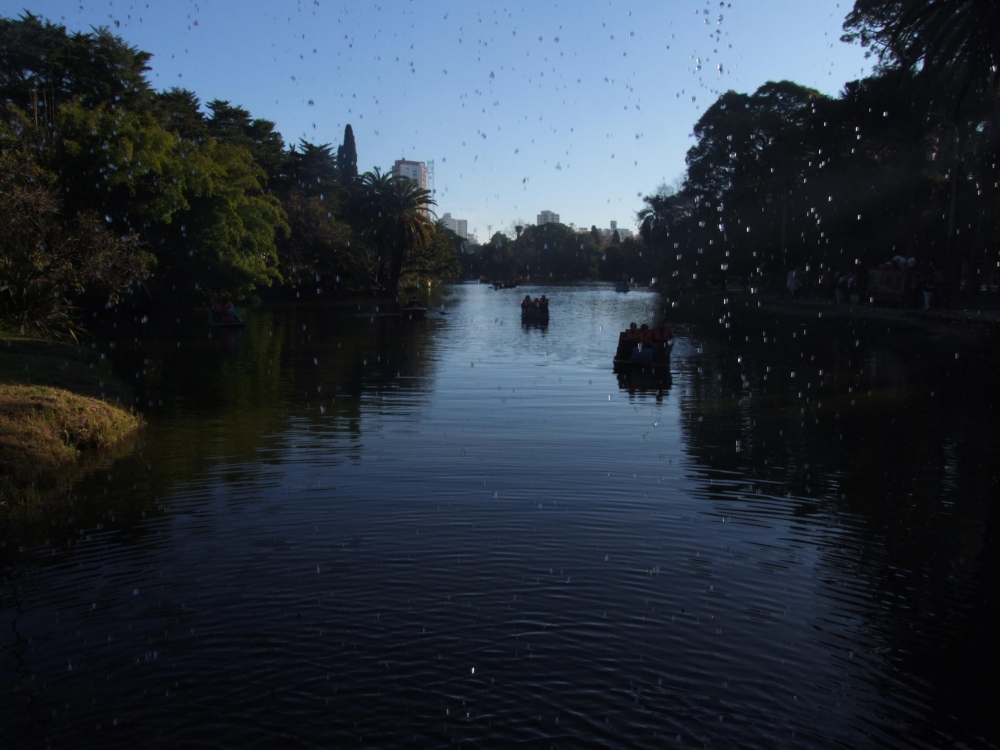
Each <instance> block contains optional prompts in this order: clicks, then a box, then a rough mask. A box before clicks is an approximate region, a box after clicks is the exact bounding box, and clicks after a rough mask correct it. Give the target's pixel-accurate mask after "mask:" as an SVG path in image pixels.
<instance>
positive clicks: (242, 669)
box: [0, 284, 1000, 748]
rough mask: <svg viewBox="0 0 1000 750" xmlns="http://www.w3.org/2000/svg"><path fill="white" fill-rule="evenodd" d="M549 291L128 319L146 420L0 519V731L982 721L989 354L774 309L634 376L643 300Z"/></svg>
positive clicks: (53, 739) (880, 734)
mask: <svg viewBox="0 0 1000 750" xmlns="http://www.w3.org/2000/svg"><path fill="white" fill-rule="evenodd" d="M517 291H518V293H523V291H524V290H521V289H519V290H517ZM529 291H531V292H532V293H533V294H534V295H535V296H537V294H538V293H540V292H541V291H542V288H541V287H538V288H537V290H535V289H531V290H529ZM544 292H545V294H546V296H548V297H550V298H551V299H552V300H553V309H554V310H556V309H558V315H553V318H552V321H551V322H550V327H549V328H545V329H538V328H525V327H524V326H518V325H516V324H515V322H516V321H517V320H518V317H519V310H518V309H517V301H518V300H517V296H516V295H512V294H511V293H507V292H502V291H499V292H496V291H493V290H491V289H489V288H488V287H487V286H485V285H482V286H481V285H478V284H472V285H463V286H458V287H454V288H451V289H449V290H446V291H445V293H444V294H443V296H442V297H441V298H440V299H438V300H435V305H436V306H443V308H444V311H445V314H443V315H439V316H436V317H433V318H432V317H431V316H430V315H428V318H427V320H425V321H423V322H422V323H420V324H407V325H403V323H402V321H401V320H400V319H399V317H398V316H396V317H391V316H387V315H383V314H381V313H382V312H384V311H379V310H375V309H372V308H366V309H362V310H360V311H358V310H357V309H352V310H345V309H339V310H338V309H333V308H330V307H324V306H314V307H310V306H305V305H303V306H287V307H275V308H271V309H261V310H251V311H248V312H247V315H246V320H247V328H246V330H245V331H244V333H243V335H242V336H241V337H238V338H236V339H234V340H232V341H230V342H226V345H225V346H222V347H220V346H217V344H218V343H219V341H218V340H217V339H215V338H214V337H211V338H210V337H209V335H208V333H207V332H206V331H205V330H204V327H203V326H202V327H201V328H195V327H194V326H187V325H185V324H184V323H177V324H175V323H170V324H166V323H164V324H162V327H161V328H160V329H158V330H157V331H154V332H153V333H147V334H145V335H143V336H137V335H134V334H131V333H129V334H126V333H124V332H122V333H121V334H120V338H119V341H118V346H117V347H116V349H115V350H114V352H115V356H116V357H119V362H120V364H121V366H122V367H123V369H124V368H126V367H127V368H129V369H133V368H134V369H135V371H136V372H138V373H139V374H140V377H139V378H138V380H137V382H138V388H137V393H138V394H139V397H140V398H141V399H143V403H144V404H150V406H149V407H147V409H148V411H147V413H148V415H149V428H148V430H147V431H146V433H145V435H144V436H143V438H142V440H141V445H139V446H138V447H137V449H136V451H135V453H134V454H133V455H131V456H129V457H127V458H123V459H119V460H117V461H116V462H114V463H113V464H110V465H108V466H107V467H105V469H104V470H103V471H100V472H97V473H94V474H93V475H91V476H90V477H89V478H88V479H87V480H86V481H85V482H83V483H81V484H80V485H79V486H78V487H77V490H76V493H75V495H76V497H75V500H74V501H73V503H72V505H70V506H68V507H66V508H65V509H64V510H63V511H62V512H61V513H56V514H53V515H52V516H50V517H46V518H44V519H39V520H38V521H37V522H34V523H30V524H25V525H22V526H20V527H18V528H16V529H7V530H5V531H4V536H3V540H4V546H3V547H0V555H2V556H3V557H2V561H3V572H4V583H3V588H2V594H0V595H2V597H3V598H2V617H3V622H2V623H0V632H5V633H9V634H10V635H9V636H4V641H3V646H4V648H3V650H2V651H0V680H2V681H0V685H2V686H3V690H4V698H5V701H4V705H5V709H4V711H5V712H6V713H5V716H4V721H3V722H0V724H2V725H3V726H4V727H7V728H8V729H6V730H5V731H6V732H7V734H6V735H5V736H4V740H5V741H8V740H9V742H10V743H11V744H13V745H19V746H29V747H30V746H43V745H45V744H46V743H50V744H53V745H57V746H58V745H68V744H73V745H74V746H91V745H92V746H102V747H104V746H108V745H117V744H121V745H126V744H136V743H139V742H148V741H149V737H151V736H156V737H163V738H168V739H169V741H170V742H179V743H181V744H190V743H193V742H199V743H206V744H211V743H215V744H234V743H238V744H250V743H257V744H275V743H276V742H283V741H284V739H287V736H288V733H292V734H293V735H294V737H295V741H296V743H297V744H302V745H313V746H328V745H331V744H334V745H336V744H346V743H347V742H351V743H357V742H359V741H363V742H364V743H365V744H376V745H382V746H398V745H403V744H419V745H428V744H433V745H445V744H451V743H459V742H465V743H473V744H499V745H509V744H513V743H516V742H525V743H535V744H538V743H542V744H548V745H552V744H583V743H586V744H600V745H602V746H607V747H622V748H624V747H629V748H632V747H663V746H664V745H666V746H680V747H684V746H694V745H699V746H706V745H708V744H709V743H710V744H711V745H714V746H757V747H769V748H770V747H801V746H803V745H805V746H814V747H844V746H849V747H862V746H882V747H911V746H914V745H918V746H919V745H921V744H923V745H924V746H940V745H941V744H948V745H954V744H959V743H962V744H964V745H966V746H969V747H988V746H990V743H991V742H992V741H993V740H994V739H995V738H996V737H997V736H998V734H997V727H996V725H995V723H994V722H995V721H996V720H995V719H994V718H993V717H992V708H993V707H994V706H995V705H996V700H995V699H996V697H997V695H998V692H997V686H996V674H997V671H996V670H994V671H988V670H985V669H984V667H988V666H990V665H992V664H995V661H996V656H995V651H994V649H993V643H992V641H993V640H994V638H995V633H994V628H993V624H995V622H996V618H997V615H998V614H1000V612H998V606H997V596H996V591H997V581H998V575H997V571H998V567H1000V566H998V564H997V562H998V560H997V558H998V552H997V544H996V539H997V525H998V524H997V517H996V516H997V511H996V504H995V501H994V500H993V499H992V498H993V496H994V495H995V492H994V490H995V477H994V474H995V472H994V471H993V468H992V467H993V466H994V465H995V456H996V455H997V448H998V446H997V437H996V435H995V430H994V429H993V424H994V422H995V414H994V412H993V409H994V407H993V404H992V402H990V401H984V400H983V399H982V398H976V399H972V398H971V394H982V393H986V392H987V389H986V388H985V385H984V383H986V382H988V378H987V375H988V373H985V374H983V375H982V377H983V378H984V379H983V380H979V379H978V378H980V377H981V376H980V374H977V372H975V371H974V369H969V370H961V371H959V370H958V369H956V368H955V367H954V364H953V363H951V364H950V365H949V363H947V362H944V363H935V362H926V363H925V364H922V365H921V366H920V367H912V366H908V367H905V366H903V361H904V360H902V359H900V358H899V357H898V356H897V355H896V354H894V350H893V349H891V348H881V347H875V348H872V349H870V350H866V349H865V347H864V346H861V345H856V341H857V338H856V337H855V336H848V335H843V336H839V335H838V336H834V335H833V334H832V333H831V332H830V331H820V330H819V329H817V330H816V331H813V330H807V329H804V328H803V327H802V326H788V325H779V324H774V325H770V324H769V325H767V326H766V327H765V326H762V325H761V324H759V322H758V323H754V324H753V327H752V329H751V328H747V330H737V329H738V326H734V327H731V328H728V329H727V328H724V327H722V326H713V325H698V326H684V325H677V326H675V335H676V337H677V342H678V343H677V347H676V348H675V350H674V353H673V363H672V377H670V378H667V379H666V381H665V382H651V381H645V380H642V379H640V380H639V381H636V380H631V381H629V380H624V381H622V380H621V379H619V378H618V377H617V376H616V375H615V373H613V371H612V367H611V358H612V355H613V353H614V349H615V344H616V342H617V338H618V332H619V331H620V330H621V328H623V327H624V325H626V324H627V323H628V322H629V321H631V320H650V321H655V320H656V319H657V318H658V317H659V315H660V314H662V308H661V306H660V305H661V303H660V300H659V298H658V297H657V296H655V295H653V294H647V293H643V292H638V291H637V292H633V293H630V294H628V295H615V294H614V291H613V288H611V287H604V286H601V285H595V286H586V285H580V286H564V287H546V288H544ZM557 306H558V307H557ZM359 312H360V313H361V314H360V315H359V314H358V313H359ZM182 320H183V317H182ZM674 322H677V321H674ZM175 326H176V327H175ZM758 329H760V330H758ZM137 338H138V341H136V340H135V339H137ZM765 338H766V339H767V341H766V342H765V341H764V339H765ZM775 340H777V341H779V342H784V341H786V340H787V341H788V342H794V345H790V346H778V345H776V344H774V343H773V342H774V341H775ZM128 341H131V342H132V344H131V346H127V345H126V344H127V342H128ZM127 371H129V370H126V372H127ZM792 373H794V376H793V375H792ZM931 391H933V392H934V395H933V397H932V396H931V395H930V394H931ZM387 717H389V718H387ZM279 735H280V736H281V737H282V738H284V739H281V740H279V739H278V736H279ZM678 737H679V738H680V739H678ZM234 738H236V739H234ZM157 741H159V740H157ZM164 741H166V740H164ZM994 744H995V743H994Z"/></svg>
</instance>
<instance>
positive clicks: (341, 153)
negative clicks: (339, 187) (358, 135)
mask: <svg viewBox="0 0 1000 750" xmlns="http://www.w3.org/2000/svg"><path fill="white" fill-rule="evenodd" d="M337 171H338V172H339V173H340V181H341V184H343V185H344V187H347V188H350V187H352V186H353V185H355V184H356V183H357V181H358V149H357V146H355V144H354V130H353V129H352V128H351V125H350V123H348V124H347V127H345V128H344V142H343V144H341V145H340V146H339V147H338V148H337Z"/></svg>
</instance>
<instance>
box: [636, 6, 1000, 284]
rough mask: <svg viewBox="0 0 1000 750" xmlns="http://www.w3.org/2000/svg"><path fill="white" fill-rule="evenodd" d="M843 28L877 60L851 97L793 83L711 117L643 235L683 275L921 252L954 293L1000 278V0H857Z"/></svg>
mask: <svg viewBox="0 0 1000 750" xmlns="http://www.w3.org/2000/svg"><path fill="white" fill-rule="evenodd" d="M844 29H845V34H844V40H845V41H848V42H858V43H861V44H862V45H864V46H865V47H866V48H867V50H868V53H869V54H870V55H872V56H873V57H874V59H875V61H876V65H875V67H874V72H873V74H872V75H871V76H869V77H867V78H864V79H862V80H857V81H853V82H850V83H848V84H847V85H846V86H845V87H844V89H843V91H842V92H841V94H840V95H839V96H838V97H829V96H824V95H823V94H821V93H819V92H818V91H815V90H813V89H809V88H807V87H804V86H800V85H798V84H796V83H793V82H789V81H781V82H770V83H767V84H765V85H764V86H761V87H760V88H759V89H757V90H756V91H755V92H753V93H752V94H744V93H737V92H734V91H729V92H727V93H725V94H723V95H721V96H720V97H719V98H718V99H717V100H716V101H715V102H714V104H712V106H711V107H709V108H708V109H707V110H706V111H705V113H704V114H703V115H702V117H701V118H700V119H699V120H698V122H697V124H696V125H695V128H694V136H695V144H694V145H693V146H692V148H691V149H690V150H689V151H688V154H687V159H686V162H687V170H686V174H685V175H684V178H683V179H682V180H681V181H680V183H679V184H678V185H676V186H673V187H666V186H661V188H660V189H659V190H657V191H656V192H655V193H653V194H650V195H648V196H646V197H645V198H644V204H645V205H644V207H643V209H642V210H641V211H640V212H639V214H638V217H637V218H638V220H639V227H640V236H641V238H642V240H643V242H644V244H645V245H646V246H647V247H648V248H650V250H651V251H653V252H655V253H656V254H657V255H658V256H659V257H660V258H661V263H660V268H661V269H662V270H661V274H662V276H663V277H664V279H665V280H666V281H667V282H668V283H669V284H671V285H673V286H677V287H685V286H699V285H702V284H716V283H723V282H724V281H725V280H726V279H727V278H729V279H734V278H735V279H740V280H742V281H743V282H744V283H750V284H757V285H759V284H761V283H765V284H766V283H768V282H769V281H770V282H772V283H779V281H778V280H779V279H780V280H782V281H783V279H784V275H785V274H786V273H787V272H788V271H789V270H792V269H798V270H799V271H801V272H802V273H803V274H804V275H805V277H806V278H807V279H808V280H809V281H810V282H811V283H817V282H821V281H823V280H824V279H829V278H836V277H837V276H842V275H843V274H848V273H852V274H855V275H856V276H857V277H858V279H859V281H860V282H861V283H862V284H863V281H864V278H865V271H866V270H867V269H869V268H872V267H874V266H877V265H879V264H882V263H884V262H886V261H889V260H891V259H892V258H893V257H895V256H902V257H903V258H907V259H909V258H915V259H916V260H917V262H918V264H919V265H921V266H923V267H924V268H928V269H930V268H931V267H933V268H934V269H935V273H938V274H940V277H941V279H942V281H943V283H944V284H945V286H946V287H947V290H948V291H949V292H950V293H951V294H972V293H977V292H978V291H979V290H980V289H983V288H986V289H995V287H996V285H997V282H998V281H1000V274H998V261H1000V255H998V249H1000V244H998V230H1000V172H998V171H997V162H998V157H1000V151H998V149H1000V140H998V135H1000V132H998V128H1000V116H998V115H1000V111H998V97H997V94H998V77H997V66H998V65H1000V11H998V10H997V6H996V5H995V4H994V3H993V2H991V0H962V1H961V2H959V1H958V0H935V1H932V0H857V2H856V3H855V5H854V8H853V9H852V11H851V12H850V14H849V15H848V17H847V19H846V21H845V24H844Z"/></svg>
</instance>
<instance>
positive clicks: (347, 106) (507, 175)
mask: <svg viewBox="0 0 1000 750" xmlns="http://www.w3.org/2000/svg"><path fill="white" fill-rule="evenodd" d="M850 5H851V4H850V3H845V2H840V3H838V2H833V1H831V0H768V1H767V2H764V1H762V0H754V1H753V2H751V1H750V0H734V2H724V3H720V2H719V1H718V0H715V2H706V1H705V0H701V1H700V2H693V1H690V2H689V1H686V0H685V1H684V2H675V1H674V0H642V1H641V2H608V0H604V1H603V2H601V1H600V0H577V1H576V2H568V1H567V0H562V1H561V2H541V3H537V4H534V3H532V4H528V3H519V2H478V3H477V2H469V1H468V0H466V2H460V1H458V0H387V1H386V2H383V3H377V2H370V1H367V2H354V1H350V2H343V1H341V2H332V1H331V0H268V1H267V2H265V1H264V0H198V1H197V2H195V1H193V0H171V2H164V1H163V0H151V1H150V2H148V3H147V2H131V1H126V0H103V1H101V2H96V1H92V0H45V1H44V2H39V1H33V2H24V0H22V2H19V3H12V2H9V1H8V0H0V10H2V13H3V15H6V16H17V15H19V14H20V13H21V12H22V11H23V10H30V11H31V12H33V13H36V14H38V15H42V16H44V17H46V18H48V19H50V20H53V21H57V22H61V23H65V24H66V25H67V27H68V28H69V29H71V30H81V29H82V30H86V29H89V27H91V26H99V25H104V26H109V27H110V28H111V29H112V31H114V32H115V33H117V34H119V35H120V36H122V37H123V38H124V39H126V40H127V41H128V42H129V43H130V44H132V45H134V46H136V47H139V48H140V49H144V50H146V51H148V52H152V53H153V55H154V57H153V60H152V63H151V65H152V71H151V73H150V79H151V81H152V83H153V85H154V86H156V87H157V88H160V89H166V88H170V87H172V86H182V87H184V88H188V89H191V90H192V91H194V92H195V93H196V94H197V95H198V96H199V97H200V98H201V99H202V101H203V102H206V101H210V100H212V99H215V98H219V99H226V100H229V101H231V102H232V103H234V104H239V105H241V106H243V107H245V108H247V109H249V110H250V111H251V113H252V114H253V115H254V116H256V117H264V118H267V119H269V120H273V121H274V122H275V123H277V127H278V130H279V131H280V132H281V133H282V135H283V136H284V137H285V140H286V141H288V142H290V143H295V142H297V141H298V140H299V139H300V138H304V139H306V140H309V141H311V142H314V143H331V144H334V145H337V144H339V143H340V142H341V140H342V138H343V131H344V125H345V124H346V123H351V125H352V127H353V129H354V133H355V138H356V140H357V147H358V166H359V168H360V169H361V170H362V171H364V170H367V169H371V168H372V167H375V166H379V167H382V168H383V169H385V168H388V167H391V165H392V163H393V161H395V160H396V159H398V158H407V159H414V160H418V161H429V160H433V161H434V163H435V184H434V187H435V188H436V197H437V201H438V209H437V210H438V213H439V214H440V213H444V212H449V213H451V214H452V215H453V216H455V217H456V218H465V219H467V220H468V222H469V229H470V230H476V231H477V232H478V237H479V239H480V240H483V239H485V237H486V232H487V226H492V231H494V232H495V231H497V230H498V229H504V230H506V229H507V228H508V227H510V226H511V225H512V224H513V223H514V222H515V221H516V220H517V219H523V220H526V221H527V222H529V223H534V221H535V217H536V215H537V214H538V212H540V211H541V210H543V209H549V210H551V211H554V212H556V213H558V214H560V217H561V219H562V221H563V222H564V223H567V224H568V223H574V224H576V225H578V226H588V227H589V226H591V225H592V224H596V225H597V226H598V227H607V226H609V224H610V221H611V220H617V221H618V223H619V225H620V226H624V227H634V215H635V212H636V211H637V210H638V209H639V208H641V206H642V203H641V198H640V196H641V195H642V194H646V193H649V192H652V191H653V190H655V189H656V187H657V186H658V185H660V184H661V183H662V182H664V181H665V182H667V183H670V182H673V181H674V180H676V179H677V178H679V177H680V176H681V175H683V172H684V154H685V152H686V151H687V149H688V148H689V147H690V146H691V144H692V142H693V140H692V138H691V135H690V134H691V130H692V127H693V125H694V123H695V122H696V121H697V119H698V117H699V116H700V115H701V114H702V113H703V112H704V110H705V107H706V106H708V105H710V104H711V102H712V101H714V99H715V98H716V96H717V93H718V92H720V91H725V90H728V89H734V90H737V91H746V92H750V91H753V90H754V89H756V88H757V87H758V86H760V85H761V84H763V83H765V82H766V81H768V80H781V79H790V80H794V81H796V82H798V83H801V84H803V85H807V86H812V87H815V88H817V89H819V90H820V91H822V92H824V93H827V94H830V95H836V94H837V92H838V91H839V90H840V89H841V88H842V86H843V84H844V83H845V82H846V81H849V80H853V79H855V78H858V77H860V76H861V75H863V74H864V73H866V72H867V71H868V70H869V66H868V65H867V64H866V61H865V59H864V56H863V53H862V51H861V50H860V49H859V48H857V47H852V46H850V45H846V44H843V43H841V42H840V41H839V37H840V34H841V25H842V23H843V19H844V16H845V15H846V14H847V12H848V11H849V10H850ZM720 65H721V69H720V67H719V66H720Z"/></svg>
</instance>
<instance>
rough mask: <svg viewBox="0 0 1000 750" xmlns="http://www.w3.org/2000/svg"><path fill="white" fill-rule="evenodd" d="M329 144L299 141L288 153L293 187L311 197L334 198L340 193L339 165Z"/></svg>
mask: <svg viewBox="0 0 1000 750" xmlns="http://www.w3.org/2000/svg"><path fill="white" fill-rule="evenodd" d="M331 149H332V146H330V144H329V143H324V144H322V145H319V146H317V145H314V144H312V143H308V142H306V141H299V145H298V147H297V148H296V147H295V146H292V148H291V149H290V150H289V153H288V167H287V177H288V181H289V182H290V184H291V186H292V187H294V188H295V189H297V190H301V191H302V192H304V193H306V194H307V195H310V196H322V198H323V199H324V200H325V199H326V197H327V196H329V197H330V198H334V197H335V196H336V195H337V194H338V193H339V192H340V183H339V181H338V179H337V177H338V170H337V163H336V161H335V160H334V157H333V154H332V153H331Z"/></svg>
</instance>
